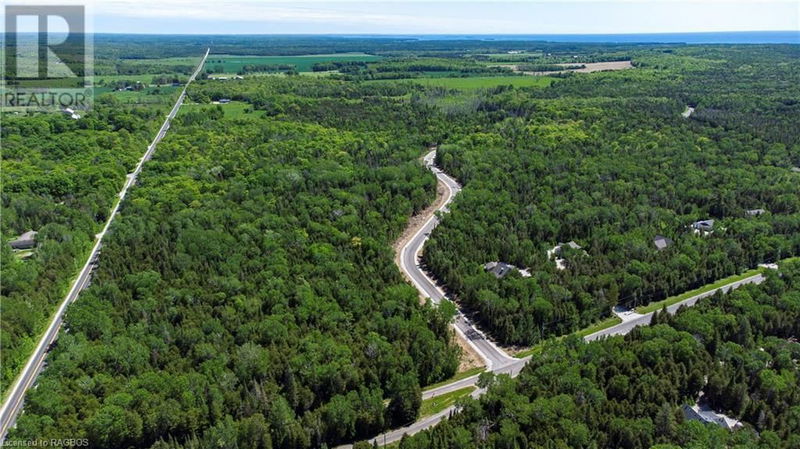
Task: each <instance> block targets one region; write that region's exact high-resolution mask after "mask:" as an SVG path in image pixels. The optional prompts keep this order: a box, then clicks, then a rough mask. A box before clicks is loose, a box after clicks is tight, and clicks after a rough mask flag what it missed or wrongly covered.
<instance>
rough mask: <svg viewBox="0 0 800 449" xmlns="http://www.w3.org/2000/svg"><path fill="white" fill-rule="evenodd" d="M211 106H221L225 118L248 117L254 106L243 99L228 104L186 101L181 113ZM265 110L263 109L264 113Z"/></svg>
mask: <svg viewBox="0 0 800 449" xmlns="http://www.w3.org/2000/svg"><path fill="white" fill-rule="evenodd" d="M209 108H221V109H222V112H223V113H224V114H225V118H239V117H246V116H248V115H252V114H253V106H252V105H250V104H247V103H244V102H241V101H232V102H230V103H227V104H200V103H186V104H184V105H183V107H181V111H180V113H179V115H182V114H186V113H189V112H197V111H202V110H204V109H205V110H207V109H209ZM263 112H264V111H261V114H262V115H263Z"/></svg>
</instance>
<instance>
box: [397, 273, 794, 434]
mask: <svg viewBox="0 0 800 449" xmlns="http://www.w3.org/2000/svg"><path fill="white" fill-rule="evenodd" d="M653 321H654V323H653V325H652V326H650V327H640V328H637V329H636V330H634V331H633V332H632V333H631V334H629V335H627V336H625V337H612V338H609V339H607V340H603V341H599V342H594V343H590V344H584V343H583V342H582V341H580V340H579V339H577V338H574V337H570V338H568V339H566V340H563V341H558V342H553V343H549V344H547V346H546V347H545V348H544V349H543V351H542V352H541V354H540V355H539V356H536V357H534V358H533V359H532V360H531V362H530V363H529V364H528V365H527V366H526V367H525V368H524V369H523V371H522V373H521V374H520V375H519V377H517V378H516V379H510V378H508V377H507V376H505V375H503V376H498V377H494V376H493V375H491V374H488V375H484V378H483V379H481V382H483V385H485V386H488V387H489V390H488V392H487V393H486V394H485V395H484V396H482V397H481V398H480V399H478V400H472V399H467V400H463V401H462V403H461V412H460V413H458V414H457V415H455V416H454V417H452V418H451V419H449V420H448V421H446V422H444V423H442V424H440V425H439V426H437V427H435V428H434V429H433V430H431V431H426V432H423V433H420V434H418V435H416V436H414V437H410V438H406V439H404V440H403V441H402V442H401V443H400V445H399V447H400V449H422V448H430V449H438V448H452V449H455V448H459V449H461V448H473V447H476V448H477V447H480V448H525V447H542V448H566V447H570V448H624V449H638V448H651V447H653V448H659V449H672V448H679V447H682V448H764V449H766V448H771V449H772V448H775V449H777V448H795V447H798V446H799V445H800V382H798V379H800V378H799V377H798V376H800V369H798V359H800V344H798V343H797V340H796V338H795V336H797V335H798V332H800V324H799V323H800V263H799V262H797V261H795V262H793V263H786V264H785V265H783V266H782V267H781V275H778V274H777V273H770V274H769V276H768V279H767V281H766V282H765V283H764V284H762V285H761V286H758V287H756V286H747V287H744V288H741V289H738V290H736V291H734V292H733V293H731V294H729V295H725V296H723V295H721V294H717V295H716V296H714V297H713V298H709V299H708V300H705V301H703V302H702V303H701V304H699V305H697V306H695V307H694V308H691V309H684V310H683V311H681V312H680V313H678V314H677V316H674V317H673V316H671V315H668V314H666V313H662V314H658V315H657V316H656V317H654V319H653ZM700 392H703V393H704V394H703V398H705V399H706V400H707V401H708V402H709V403H710V405H711V406H712V407H713V408H714V409H715V410H717V411H721V412H724V413H726V414H727V415H728V416H730V417H735V418H738V419H741V420H742V421H743V427H741V428H739V429H738V430H735V431H733V432H731V431H729V430H727V429H724V428H722V427H720V426H717V425H715V424H705V423H701V422H699V421H693V420H687V419H685V418H684V414H683V413H682V411H681V408H680V406H681V405H683V404H688V405H691V404H694V403H695V401H696V400H697V397H698V394H699V393H700Z"/></svg>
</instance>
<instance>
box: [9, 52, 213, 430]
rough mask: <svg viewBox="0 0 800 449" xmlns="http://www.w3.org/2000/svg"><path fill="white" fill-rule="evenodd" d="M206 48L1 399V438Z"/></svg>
mask: <svg viewBox="0 0 800 449" xmlns="http://www.w3.org/2000/svg"><path fill="white" fill-rule="evenodd" d="M209 51H210V49H207V50H206V53H205V55H203V59H202V60H201V61H200V64H199V65H198V66H197V69H196V70H195V71H194V73H192V76H191V77H190V78H189V81H187V83H186V85H185V86H184V87H183V90H182V91H181V94H180V96H178V100H177V101H176V102H175V105H174V106H173V107H172V109H171V110H170V112H169V114H167V117H166V119H165V120H164V123H163V124H162V125H161V128H160V129H159V130H158V134H156V137H155V138H154V139H153V142H152V143H151V144H150V145H149V146H148V147H147V151H145V153H144V155H142V157H141V159H139V163H138V164H136V168H135V169H134V171H133V172H132V173H129V174H128V176H127V177H126V179H125V184H124V185H123V186H122V190H120V192H119V201H117V202H116V204H115V205H114V208H113V209H112V210H111V214H110V215H109V217H108V220H106V223H105V225H103V229H102V230H101V231H100V233H99V234H97V235H96V236H95V243H94V246H93V247H92V251H91V252H90V253H89V257H88V258H87V260H86V263H85V264H84V265H83V268H82V269H81V271H80V272H79V273H78V277H77V278H76V279H75V282H73V284H72V287H71V288H70V289H69V292H68V293H67V296H66V297H65V298H64V301H62V302H61V305H59V307H58V310H56V314H55V316H54V317H53V319H52V321H51V322H50V324H49V325H48V326H47V329H46V330H45V332H44V334H43V335H42V338H41V339H40V340H39V344H38V345H37V346H36V349H35V350H34V351H33V353H32V354H31V357H30V358H29V359H28V362H27V363H26V364H25V367H23V369H22V372H21V373H20V374H19V376H18V377H17V380H16V382H15V383H14V385H12V387H11V389H10V390H9V393H8V396H7V397H6V401H5V402H4V403H3V405H2V408H0V442H2V441H4V440H5V437H6V434H7V433H8V430H9V429H10V428H11V426H13V425H14V422H15V421H16V419H17V415H18V414H19V412H20V410H21V409H22V405H23V403H24V401H23V400H24V398H25V392H27V391H28V389H29V388H30V387H31V385H33V384H34V382H35V381H36V378H37V376H38V375H39V373H40V372H41V371H42V368H43V367H44V360H45V357H46V356H47V352H48V350H49V349H50V346H51V345H52V344H53V342H54V341H55V340H56V337H57V336H58V331H59V330H60V329H61V324H62V322H63V319H64V312H66V310H67V307H68V306H69V305H70V304H72V303H73V302H75V300H76V299H77V298H78V295H79V294H80V292H81V291H82V290H83V289H84V288H86V287H87V286H88V285H89V283H90V282H91V278H92V271H93V269H94V267H95V266H96V265H97V259H98V257H99V256H100V248H101V247H102V246H103V237H105V235H106V232H108V228H109V227H110V226H111V222H112V221H114V218H115V217H116V216H117V212H118V211H119V206H120V204H121V203H122V200H123V199H124V198H125V195H126V194H127V193H128V189H129V188H130V187H131V186H132V185H134V184H135V183H136V177H137V176H139V173H141V171H142V166H143V165H144V163H145V162H146V161H148V160H150V158H151V157H152V155H153V151H155V149H156V145H158V143H159V142H161V139H163V138H164V136H165V135H166V133H167V130H168V129H169V125H170V122H171V121H172V119H174V118H175V115H176V114H177V113H178V110H179V109H180V108H181V105H182V104H183V100H184V99H185V98H186V89H187V88H188V87H189V84H190V83H191V82H192V81H194V80H195V78H196V77H197V74H199V73H200V70H202V68H203V65H204V64H205V62H206V58H208V53H209Z"/></svg>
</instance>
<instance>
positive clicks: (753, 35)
mask: <svg viewBox="0 0 800 449" xmlns="http://www.w3.org/2000/svg"><path fill="white" fill-rule="evenodd" d="M353 37H354V36H353ZM362 37H368V36H362ZM385 37H389V36H385ZM392 37H394V36H392ZM398 37H399V36H398ZM404 37H408V38H417V39H422V40H441V39H477V40H496V41H507V40H514V41H520V40H522V41H548V42H590V43H624V44H633V43H681V44H800V31H730V32H714V33H653V34H514V35H510V34H505V35H504V34H496V35H489V34H484V35H468V34H461V35H455V34H452V35H415V36H414V35H408V36H404Z"/></svg>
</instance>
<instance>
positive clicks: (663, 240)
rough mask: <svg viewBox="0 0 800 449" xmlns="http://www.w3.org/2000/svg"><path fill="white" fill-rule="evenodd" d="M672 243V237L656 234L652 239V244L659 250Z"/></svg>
mask: <svg viewBox="0 0 800 449" xmlns="http://www.w3.org/2000/svg"><path fill="white" fill-rule="evenodd" d="M672 243H673V242H672V239H670V238H669V237H664V236H663V235H657V236H656V237H655V238H654V239H653V244H654V245H656V249H657V250H659V251H661V250H664V249H667V248H669V247H670V246H672Z"/></svg>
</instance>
